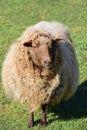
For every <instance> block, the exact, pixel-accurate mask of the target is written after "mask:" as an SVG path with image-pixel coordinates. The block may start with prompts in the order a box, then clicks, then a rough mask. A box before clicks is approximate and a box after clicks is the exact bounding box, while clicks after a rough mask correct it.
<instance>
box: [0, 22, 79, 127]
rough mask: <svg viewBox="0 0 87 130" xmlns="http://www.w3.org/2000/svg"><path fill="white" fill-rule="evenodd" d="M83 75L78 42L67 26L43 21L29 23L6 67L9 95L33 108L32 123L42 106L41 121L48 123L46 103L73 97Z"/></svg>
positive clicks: (6, 61) (13, 47)
mask: <svg viewBox="0 0 87 130" xmlns="http://www.w3.org/2000/svg"><path fill="white" fill-rule="evenodd" d="M78 79H79V71H78V64H77V60H76V55H75V49H74V45H73V43H72V40H71V38H70V34H69V31H68V29H67V27H66V26H65V25H63V24H61V23H59V22H47V21H42V22H39V23H37V24H35V25H33V26H30V27H28V28H27V29H26V30H25V31H24V33H23V34H22V35H21V37H20V38H19V39H18V40H17V41H16V42H14V43H13V44H12V46H11V48H10V50H9V52H8V54H7V56H6V58H5V61H4V63H3V67H2V82H3V86H4V91H5V94H6V96H7V97H13V98H14V99H16V100H18V101H20V102H21V103H24V102H27V103H28V104H29V108H30V117H29V122H28V125H29V127H32V126H34V111H36V110H37V109H38V108H39V107H41V109H42V118H41V122H40V123H41V125H42V126H45V125H46V106H47V105H48V104H50V105H55V104H58V103H60V102H61V101H64V100H67V99H69V98H70V97H71V96H72V95H73V94H74V93H75V91H76V89H77V84H78Z"/></svg>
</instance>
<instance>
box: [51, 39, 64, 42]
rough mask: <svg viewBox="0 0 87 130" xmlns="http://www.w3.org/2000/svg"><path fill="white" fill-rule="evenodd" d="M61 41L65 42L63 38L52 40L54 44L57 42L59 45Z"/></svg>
mask: <svg viewBox="0 0 87 130" xmlns="http://www.w3.org/2000/svg"><path fill="white" fill-rule="evenodd" d="M61 40H63V39H62V38H53V39H52V41H53V42H57V43H58V42H60V41H61Z"/></svg>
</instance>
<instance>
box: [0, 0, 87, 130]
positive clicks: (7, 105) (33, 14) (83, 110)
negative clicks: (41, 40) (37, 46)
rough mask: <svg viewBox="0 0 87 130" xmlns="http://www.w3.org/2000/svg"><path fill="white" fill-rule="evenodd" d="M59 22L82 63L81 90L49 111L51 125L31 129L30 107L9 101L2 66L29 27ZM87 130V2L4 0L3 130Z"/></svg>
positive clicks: (0, 45) (0, 0) (0, 11)
mask: <svg viewBox="0 0 87 130" xmlns="http://www.w3.org/2000/svg"><path fill="white" fill-rule="evenodd" d="M44 20H46V21H59V22H62V23H64V24H65V25H67V26H68V27H69V28H70V33H71V37H72V39H73V43H74V45H75V49H76V54H77V59H78V63H79V71H80V79H79V84H78V90H77V92H76V93H75V95H74V96H73V97H72V98H71V99H70V100H68V101H66V102H64V103H62V104H60V105H56V106H55V107H53V108H50V109H49V108H48V110H47V113H48V114H47V122H48V125H47V126H46V127H44V128H42V127H41V126H40V124H39V119H40V117H41V111H40V110H38V111H37V112H36V113H35V121H36V124H35V126H34V127H33V128H28V125H27V123H28V122H27V121H28V116H29V111H28V107H27V105H26V104H19V103H17V102H14V101H11V100H8V99H6V98H5V95H4V92H3V89H2V80H1V72H2V63H3V61H4V58H5V55H6V54H7V51H8V49H9V46H10V45H11V44H12V42H14V41H15V40H16V39H17V38H18V37H19V36H20V35H21V33H22V32H23V31H24V30H25V28H26V27H27V26H30V25H33V24H35V23H37V22H39V21H44ZM28 129H30V130H87V0H0V130H28Z"/></svg>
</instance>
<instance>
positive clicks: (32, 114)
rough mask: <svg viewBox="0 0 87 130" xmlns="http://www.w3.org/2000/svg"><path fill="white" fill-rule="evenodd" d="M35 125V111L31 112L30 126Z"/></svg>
mask: <svg viewBox="0 0 87 130" xmlns="http://www.w3.org/2000/svg"><path fill="white" fill-rule="evenodd" d="M33 126H34V113H33V112H32V113H30V117H29V122H28V127H29V128H30V127H33Z"/></svg>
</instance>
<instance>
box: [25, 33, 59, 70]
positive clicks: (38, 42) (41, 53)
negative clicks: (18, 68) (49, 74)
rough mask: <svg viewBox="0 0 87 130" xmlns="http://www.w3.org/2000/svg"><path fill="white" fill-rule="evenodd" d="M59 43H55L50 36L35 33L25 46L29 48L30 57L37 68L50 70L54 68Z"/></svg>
mask: <svg viewBox="0 0 87 130" xmlns="http://www.w3.org/2000/svg"><path fill="white" fill-rule="evenodd" d="M57 45H58V43H56V42H54V41H53V39H51V38H50V37H49V36H47V35H45V34H38V33H35V34H33V35H32V37H31V39H30V40H29V41H28V42H25V43H24V46H27V47H29V53H30V57H31V59H32V61H33V63H34V64H35V65H37V66H40V67H43V68H45V69H50V68H51V66H52V61H53V58H55V55H58V54H57V53H56V54H55V55H54V52H56V51H55V50H56V49H57Z"/></svg>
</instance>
